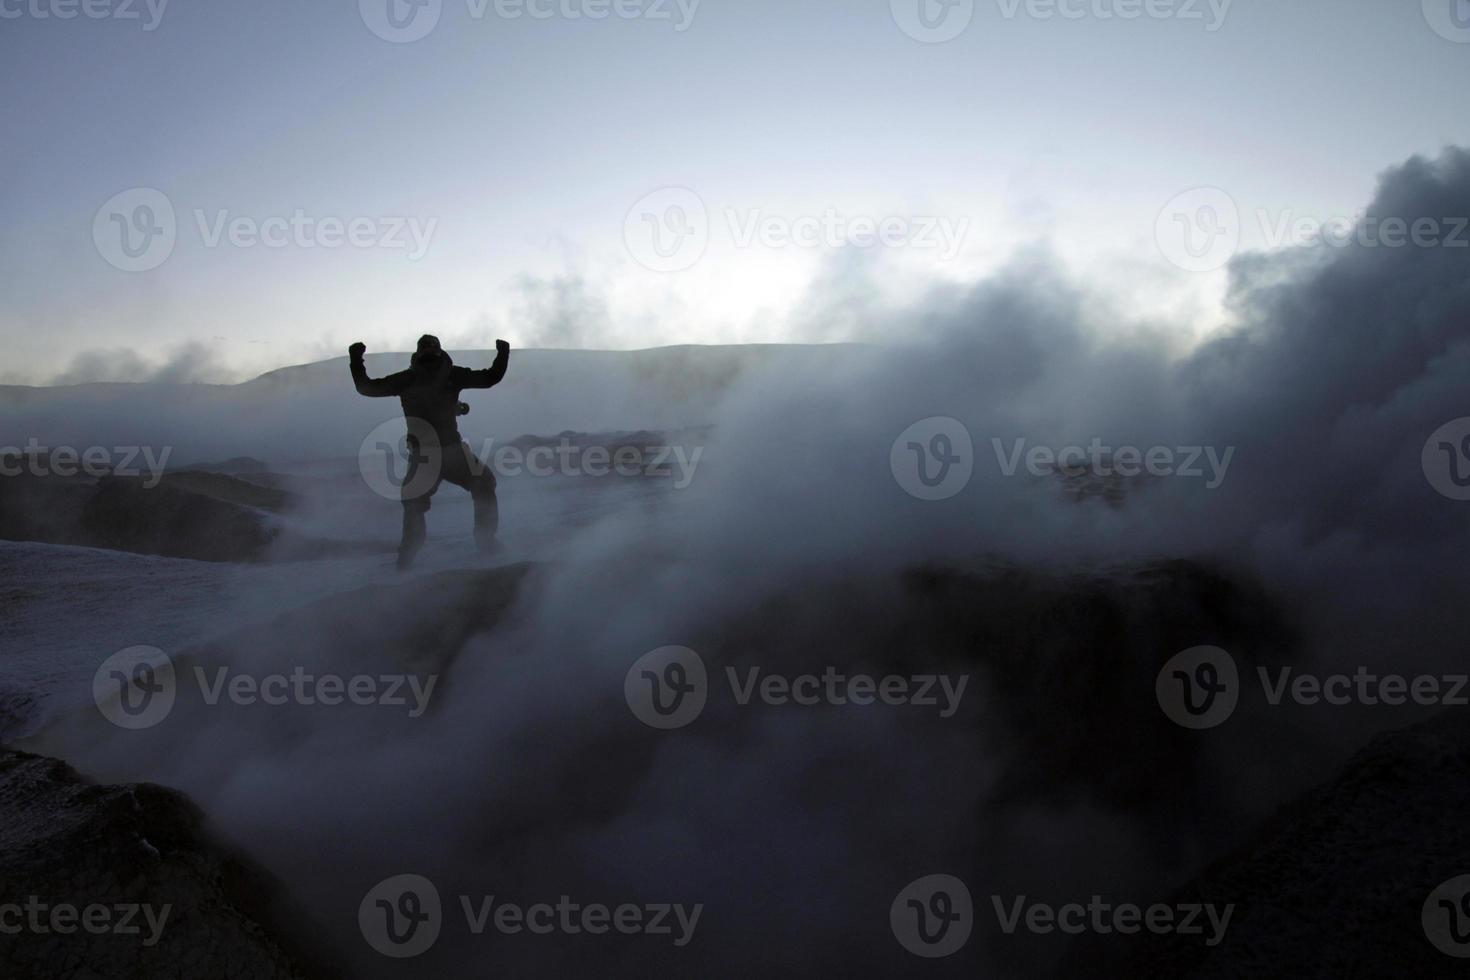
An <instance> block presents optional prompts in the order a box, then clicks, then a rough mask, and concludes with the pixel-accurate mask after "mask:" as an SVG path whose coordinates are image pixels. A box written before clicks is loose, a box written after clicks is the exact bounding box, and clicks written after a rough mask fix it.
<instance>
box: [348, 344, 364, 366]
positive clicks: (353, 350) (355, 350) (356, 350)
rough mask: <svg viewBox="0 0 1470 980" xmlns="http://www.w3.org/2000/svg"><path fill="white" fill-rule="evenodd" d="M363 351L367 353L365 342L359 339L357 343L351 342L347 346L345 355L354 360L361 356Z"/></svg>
mask: <svg viewBox="0 0 1470 980" xmlns="http://www.w3.org/2000/svg"><path fill="white" fill-rule="evenodd" d="M365 353H367V344H364V343H363V342H362V341H360V340H359V341H358V342H357V343H355V344H353V345H352V346H351V347H349V348H347V356H348V357H350V358H352V359H353V360H354V361H355V360H358V359H359V358H361V357H362V355H363V354H365Z"/></svg>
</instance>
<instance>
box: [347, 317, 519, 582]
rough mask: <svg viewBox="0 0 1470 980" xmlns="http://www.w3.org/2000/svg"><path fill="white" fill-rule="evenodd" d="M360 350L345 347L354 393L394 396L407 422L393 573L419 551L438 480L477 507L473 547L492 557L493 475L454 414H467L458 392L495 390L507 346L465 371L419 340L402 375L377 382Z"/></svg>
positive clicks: (496, 519) (434, 344)
mask: <svg viewBox="0 0 1470 980" xmlns="http://www.w3.org/2000/svg"><path fill="white" fill-rule="evenodd" d="M366 351H367V345H366V344H362V343H357V344H353V345H352V346H351V347H349V348H348V349H347V356H348V360H349V361H350V363H351V365H352V383H353V384H354V385H356V386H357V393H358V394H359V395H366V396H368V397H369V398H388V397H391V396H394V395H396V396H397V397H398V400H399V403H400V404H402V406H403V416H404V418H406V419H407V420H408V453H409V463H408V470H407V472H406V474H405V475H404V478H403V541H402V543H401V544H400V545H399V546H398V567H399V568H407V567H408V566H409V565H411V564H413V560H414V556H416V555H417V554H418V552H419V549H420V548H422V547H423V544H424V535H425V533H426V521H425V518H424V515H425V514H427V513H428V512H429V499H430V498H431V497H433V496H434V492H435V491H436V490H438V489H439V484H440V483H441V482H443V481H444V480H448V481H449V482H450V483H453V484H454V485H455V486H457V487H464V488H465V489H466V490H468V491H469V492H470V496H471V497H473V498H474V501H475V543H476V544H477V545H479V547H480V550H481V551H487V552H488V551H494V550H495V549H496V548H497V547H498V545H497V542H496V540H495V532H496V531H497V530H498V529H499V526H500V507H499V505H498V504H497V503H496V501H495V474H494V473H492V472H491V471H490V467H489V466H487V465H486V464H485V463H484V462H482V461H481V460H480V459H479V458H477V457H476V456H475V454H474V452H473V450H471V449H470V447H469V446H467V445H465V443H464V440H463V439H461V438H460V435H459V416H461V415H464V414H466V413H467V412H469V410H470V409H469V406H468V405H466V404H464V403H463V402H461V401H460V400H459V393H460V392H461V391H463V390H464V389H466V388H490V387H493V386H495V385H497V384H499V383H500V380H501V379H502V378H504V377H505V369H506V367H507V366H508V365H509V364H510V344H507V343H506V342H505V341H503V340H497V341H496V342H495V352H496V353H495V363H494V364H492V365H491V366H490V367H489V368H487V369H485V370H483V371H471V370H470V369H469V368H462V367H455V365H454V362H453V361H452V360H450V358H449V354H448V353H447V352H446V351H445V350H444V348H443V347H441V346H440V345H439V338H438V337H432V336H430V335H429V334H424V335H423V336H422V337H420V338H419V346H418V350H417V351H415V352H414V355H413V357H412V358H411V359H410V360H409V367H408V370H407V371H399V372H398V373H397V374H390V375H388V377H386V378H379V379H374V378H369V377H368V374H367V368H366V367H365V366H364V365H363V363H362V356H363V354H364V353H366ZM421 467H430V468H431V470H423V469H421Z"/></svg>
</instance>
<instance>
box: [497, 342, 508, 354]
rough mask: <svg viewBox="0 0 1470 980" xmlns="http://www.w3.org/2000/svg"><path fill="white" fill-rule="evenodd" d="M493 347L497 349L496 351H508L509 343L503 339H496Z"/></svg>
mask: <svg viewBox="0 0 1470 980" xmlns="http://www.w3.org/2000/svg"><path fill="white" fill-rule="evenodd" d="M495 349H496V350H498V351H502V352H503V351H508V350H510V344H508V343H506V342H505V341H503V340H497V341H496V342H495Z"/></svg>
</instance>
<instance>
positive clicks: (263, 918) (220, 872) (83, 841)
mask: <svg viewBox="0 0 1470 980" xmlns="http://www.w3.org/2000/svg"><path fill="white" fill-rule="evenodd" d="M143 905H146V906H148V907H149V909H151V910H152V912H153V913H154V915H153V918H152V919H151V920H150V919H149V918H148V916H147V915H146V914H145V913H143V912H139V913H137V914H135V915H131V916H129V914H128V913H127V912H126V911H125V910H124V909H122V908H120V906H143ZM15 906H19V911H16V910H15V908H14V907H15ZM58 906H63V907H73V908H75V909H77V910H78V913H77V920H76V922H74V923H69V922H68V920H67V919H66V918H65V913H60V916H61V917H58V918H54V919H53V916H56V915H58V913H57V912H56V909H57V907H58ZM89 907H92V908H94V909H103V908H105V909H106V914H107V917H108V918H107V922H108V925H107V926H106V927H101V926H100V923H101V921H102V919H101V917H102V915H103V912H102V911H93V912H92V913H91V914H92V915H93V916H94V918H93V919H92V924H93V926H94V928H90V929H88V928H81V927H80V925H81V923H82V922H84V921H86V919H85V918H84V917H85V916H86V915H87V914H88V913H87V911H86V910H88V909H89ZM165 909H166V910H167V913H166V916H165V914H164V913H165ZM125 917H126V918H128V919H130V920H131V921H129V922H125V921H124V919H125ZM37 923H39V928H37ZM53 923H54V924H53ZM283 924H285V925H286V927H285V928H282V926H283ZM16 925H19V926H20V930H19V932H14V927H15V926H16ZM303 925H304V920H303V919H302V918H301V917H300V915H299V913H296V912H295V911H294V910H293V909H291V908H290V906H289V903H287V902H285V900H284V896H283V895H282V894H281V893H280V890H279V887H278V886H277V884H276V883H275V881H274V880H273V879H271V878H270V877H269V876H267V875H266V874H265V873H264V872H263V871H261V870H259V869H258V868H256V867H255V866H254V865H252V864H251V863H250V862H249V861H247V860H246V859H245V858H243V857H242V856H240V855H239V854H237V853H235V852H234V851H233V850H232V849H230V848H228V847H225V846H223V845H221V844H220V843H219V842H218V841H216V840H214V839H213V838H212V837H211V835H210V832H209V830H208V828H207V826H206V824H205V821H204V818H203V815H202V814H201V813H200V811H199V810H198V808H197V807H195V806H194V805H193V804H192V803H191V802H190V801H189V800H188V799H187V798H186V797H184V796H183V795H182V794H180V793H176V792H174V791H173V790H169V789H164V788H162V787H159V786H153V785H149V784H146V783H140V784H133V785H126V786H98V785H94V784H92V783H89V782H88V781H86V780H84V779H83V778H82V777H81V776H79V775H78V774H77V773H76V772H75V771H74V770H73V769H72V768H71V767H70V766H67V765H66V764H65V763H63V762H59V761H56V760H54V759H48V758H44V757H41V756H34V755H28V754H26V753H22V752H14V751H9V750H0V926H4V928H0V975H3V976H5V977H7V978H12V980H27V978H37V980H41V978H45V980H52V978H57V977H87V978H96V980H110V978H118V980H136V978H141V977H179V978H185V977H189V978H193V977H200V978H202V977H221V978H229V977H240V978H249V980H286V978H299V977H307V976H324V975H330V974H329V971H324V970H323V969H322V967H321V965H320V964H318V963H314V962H313V957H312V956H311V954H307V953H304V951H303V950H304V948H303V947H302V946H301V944H300V943H299V942H298V941H297V940H296V939H295V938H294V937H295V936H297V935H299V934H301V933H302V932H303V931H304V930H303ZM134 927H136V928H137V932H136V933H132V932H128V931H126V930H129V929H131V928H134ZM68 928H70V929H71V930H72V931H69V932H66V933H63V932H61V931H60V930H61V929H68Z"/></svg>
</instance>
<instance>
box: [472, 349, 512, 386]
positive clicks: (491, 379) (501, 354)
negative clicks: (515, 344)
mask: <svg viewBox="0 0 1470 980" xmlns="http://www.w3.org/2000/svg"><path fill="white" fill-rule="evenodd" d="M508 367H510V344H507V343H506V342H505V341H503V340H497V341H496V342H495V363H494V364H492V365H490V366H489V367H488V368H485V369H484V370H482V371H468V372H466V377H465V383H464V385H463V387H465V388H493V387H494V386H495V385H498V384H500V381H501V379H502V378H504V377H505V369H506V368H508Z"/></svg>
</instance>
